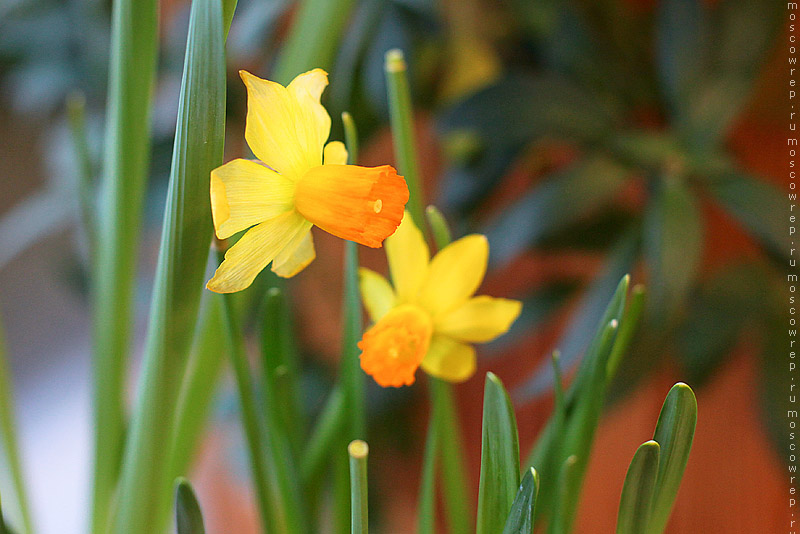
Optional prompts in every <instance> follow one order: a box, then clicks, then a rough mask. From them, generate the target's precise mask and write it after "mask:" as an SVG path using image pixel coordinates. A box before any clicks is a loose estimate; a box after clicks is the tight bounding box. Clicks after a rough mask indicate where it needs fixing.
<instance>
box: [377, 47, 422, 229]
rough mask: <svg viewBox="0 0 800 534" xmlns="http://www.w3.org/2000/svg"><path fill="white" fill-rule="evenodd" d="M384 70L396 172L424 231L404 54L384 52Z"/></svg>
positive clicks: (394, 50)
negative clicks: (399, 175)
mask: <svg viewBox="0 0 800 534" xmlns="http://www.w3.org/2000/svg"><path fill="white" fill-rule="evenodd" d="M384 69H385V71H386V85H387V90H388V92H389V116H390V119H391V123H392V136H393V137H394V155H395V160H396V162H397V169H398V170H399V172H400V173H401V174H402V175H403V177H404V178H405V179H406V184H407V185H408V192H409V199H408V206H407V208H408V211H409V212H410V213H411V216H412V217H413V218H414V222H415V223H416V224H417V226H418V227H419V228H424V222H425V219H424V216H423V212H422V206H423V197H422V188H421V186H420V176H419V166H418V165H417V152H416V142H415V139H414V115H413V109H412V107H411V90H410V89H409V85H408V73H407V67H406V60H405V58H404V57H403V52H402V51H401V50H398V49H393V50H389V51H388V52H386V57H385V65H384Z"/></svg>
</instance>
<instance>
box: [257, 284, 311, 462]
mask: <svg viewBox="0 0 800 534" xmlns="http://www.w3.org/2000/svg"><path fill="white" fill-rule="evenodd" d="M281 285H283V284H281ZM262 323H263V328H262V331H261V356H262V369H261V371H262V373H263V383H264V401H265V413H266V415H267V424H268V426H267V428H268V430H269V431H270V433H271V434H280V435H281V436H282V437H281V438H280V439H281V440H283V441H286V442H287V443H288V444H289V445H290V448H291V451H292V454H293V455H294V457H295V458H297V457H299V455H300V453H301V451H302V448H303V440H304V437H305V430H306V422H305V416H304V414H303V410H302V399H301V396H300V392H299V387H298V375H299V371H298V369H297V357H296V354H295V350H294V347H293V345H292V324H291V310H290V307H289V306H288V303H287V302H286V294H285V293H284V292H283V291H282V290H281V289H280V288H278V287H271V288H269V289H268V290H267V294H266V296H265V298H264V312H263V319H262Z"/></svg>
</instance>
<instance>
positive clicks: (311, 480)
mask: <svg viewBox="0 0 800 534" xmlns="http://www.w3.org/2000/svg"><path fill="white" fill-rule="evenodd" d="M345 406H346V402H345V396H344V392H342V389H341V387H339V386H336V387H334V389H333V391H331V394H330V396H329V397H328V401H327V402H326V403H325V408H323V410H322V414H321V415H320V416H319V421H318V423H317V426H316V427H314V431H313V433H312V434H311V437H310V438H309V440H308V447H307V448H306V453H305V456H304V457H303V463H302V464H301V466H300V477H301V478H302V480H303V485H304V486H306V487H313V486H316V485H317V480H318V479H319V477H320V476H321V475H322V471H323V468H324V467H325V465H326V464H325V462H326V461H327V459H328V457H329V453H330V451H331V450H332V449H333V448H334V447H333V444H334V443H335V442H336V440H337V438H338V437H339V436H340V435H341V430H342V428H343V427H344V424H345V420H346V416H347V412H346V411H345Z"/></svg>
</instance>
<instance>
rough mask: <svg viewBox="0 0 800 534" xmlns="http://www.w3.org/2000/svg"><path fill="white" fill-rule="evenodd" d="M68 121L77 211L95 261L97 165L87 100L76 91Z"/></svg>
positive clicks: (72, 98) (69, 103)
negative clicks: (88, 125) (88, 133)
mask: <svg viewBox="0 0 800 534" xmlns="http://www.w3.org/2000/svg"><path fill="white" fill-rule="evenodd" d="M67 118H68V119H69V129H70V135H71V137H72V146H73V150H74V151H75V159H76V161H77V163H78V207H79V210H80V214H81V226H82V227H83V232H84V235H85V236H86V246H87V248H88V251H89V257H90V258H92V257H93V255H94V249H95V247H96V246H97V245H96V241H97V220H96V219H97V213H96V206H95V198H94V165H93V164H92V156H91V154H90V153H89V142H88V141H87V139H86V96H85V95H84V94H83V93H82V92H80V91H76V92H74V93H72V94H70V95H69V97H67ZM92 264H94V260H92Z"/></svg>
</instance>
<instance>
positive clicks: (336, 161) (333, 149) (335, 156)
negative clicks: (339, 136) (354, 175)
mask: <svg viewBox="0 0 800 534" xmlns="http://www.w3.org/2000/svg"><path fill="white" fill-rule="evenodd" d="M322 163H323V164H324V165H347V149H346V148H345V147H344V143H342V142H341V141H331V142H330V143H328V144H327V145H325V150H324V151H323V153H322Z"/></svg>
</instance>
